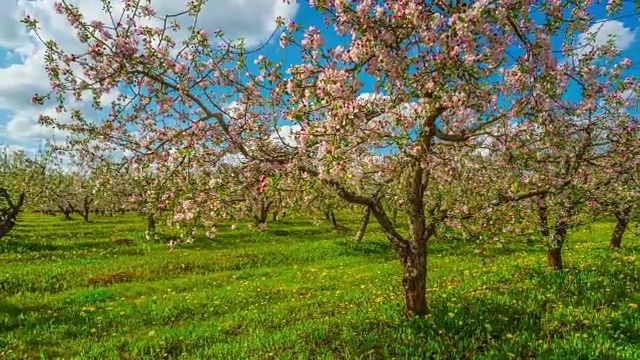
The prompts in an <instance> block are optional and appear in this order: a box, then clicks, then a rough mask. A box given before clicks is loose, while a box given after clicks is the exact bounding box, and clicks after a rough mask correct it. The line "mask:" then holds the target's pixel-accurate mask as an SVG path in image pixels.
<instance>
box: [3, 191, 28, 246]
mask: <svg viewBox="0 0 640 360" xmlns="http://www.w3.org/2000/svg"><path fill="white" fill-rule="evenodd" d="M0 196H2V197H3V198H4V199H5V201H6V203H7V206H8V207H7V208H6V209H1V210H0V239H2V238H3V237H5V236H6V235H7V234H8V233H9V232H10V231H11V230H13V228H14V226H15V225H16V220H17V218H18V215H19V214H20V211H21V210H22V206H23V205H24V201H25V198H26V195H25V193H24V192H21V193H20V194H19V195H18V200H17V201H16V202H15V203H14V202H13V199H12V198H11V195H10V194H9V192H8V191H7V190H6V189H4V188H0Z"/></svg>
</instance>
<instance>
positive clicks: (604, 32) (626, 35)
mask: <svg viewBox="0 0 640 360" xmlns="http://www.w3.org/2000/svg"><path fill="white" fill-rule="evenodd" d="M612 37H613V38H614V41H615V46H616V48H617V49H618V50H620V51H624V50H626V49H628V48H629V47H631V44H633V42H634V41H635V40H636V30H632V29H631V28H628V27H625V26H624V23H622V22H621V21H618V20H609V21H604V22H600V23H596V24H593V25H591V27H590V28H589V30H588V31H587V32H586V33H584V34H582V35H580V37H579V39H578V48H577V50H576V53H577V56H581V55H583V54H586V53H587V52H589V51H591V49H593V47H594V46H600V45H604V44H606V43H607V42H608V41H609V40H610V39H611V38H612Z"/></svg>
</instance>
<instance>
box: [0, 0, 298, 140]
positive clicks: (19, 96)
mask: <svg viewBox="0 0 640 360" xmlns="http://www.w3.org/2000/svg"><path fill="white" fill-rule="evenodd" d="M54 1H55V0H3V1H2V3H3V5H5V7H4V8H3V9H2V11H0V51H2V50H6V51H8V55H7V59H8V60H9V63H6V64H5V65H2V66H0V79H2V81H0V113H1V112H8V113H10V114H11V120H10V121H9V123H8V124H6V125H4V124H0V126H3V127H4V128H5V129H3V130H5V131H3V135H4V133H6V134H7V135H5V136H8V137H9V138H10V139H12V140H17V141H25V140H26V141H30V140H35V139H41V138H43V137H45V138H46V137H49V136H52V135H56V136H59V135H62V134H61V133H60V132H57V131H54V130H51V129H46V128H43V127H42V126H40V125H38V124H37V118H38V114H39V112H41V111H42V109H41V108H40V107H36V106H33V105H31V104H30V100H31V97H32V96H33V94H34V93H37V92H40V93H42V92H46V91H48V90H49V81H48V78H47V75H46V72H45V70H44V58H43V55H44V47H43V45H42V44H41V43H40V41H39V40H38V39H36V38H35V37H34V35H33V34H29V33H27V31H26V28H25V25H24V24H22V23H20V19H21V18H22V17H23V16H24V15H25V14H29V15H30V16H32V17H34V18H36V19H37V20H38V21H39V27H40V34H41V36H42V37H43V38H44V39H53V40H55V41H56V42H57V43H58V44H59V46H60V47H61V48H63V49H64V50H67V51H71V52H82V49H83V46H82V44H80V42H79V41H78V39H77V38H76V36H75V31H74V30H73V29H72V28H71V27H70V26H69V25H68V21H67V19H66V18H65V17H63V16H61V15H58V14H56V13H55V12H54V11H53V3H54ZM7 2H8V3H9V4H6V3H7ZM70 2H71V3H73V4H75V5H77V6H78V7H79V8H80V11H81V12H82V13H83V14H84V15H85V19H86V20H88V21H91V20H102V21H107V23H108V22H110V20H109V18H108V17H107V15H106V14H105V13H104V12H103V11H102V8H103V6H102V1H101V0H70ZM112 4H113V6H114V9H115V11H114V12H115V13H116V15H118V14H119V13H118V9H121V8H122V7H121V4H120V3H119V2H117V1H114V2H112ZM152 5H153V7H154V9H155V10H156V12H157V15H159V16H162V15H166V14H175V13H178V12H182V11H184V10H185V9H186V6H185V1H176V0H153V1H152ZM297 8H298V5H297V4H295V2H294V3H293V4H285V3H283V2H282V0H208V1H207V3H206V4H205V5H204V7H203V8H202V12H201V14H200V17H199V19H198V24H199V26H201V27H203V28H204V29H205V30H207V31H208V32H209V33H213V32H214V31H215V30H216V29H221V30H223V31H224V33H225V34H226V37H227V38H228V39H234V38H238V37H244V38H245V39H246V43H247V44H248V45H252V44H257V43H259V42H260V41H264V40H265V39H266V38H267V36H269V35H270V34H271V33H272V32H273V31H274V30H275V28H276V25H275V21H274V20H275V18H276V17H278V16H280V17H284V18H293V17H294V16H295V13H296V11H297ZM184 20H185V21H184V24H183V25H185V26H184V28H185V30H184V32H183V33H180V34H177V37H185V36H186V31H187V30H186V27H187V25H190V23H191V22H190V21H189V20H188V19H187V18H186V17H185V18H184ZM187 21H189V22H188V23H187ZM0 63H1V62H0ZM114 96H117V94H110V95H107V96H105V97H103V100H104V101H107V100H112V99H113V98H114ZM87 100H90V99H87ZM50 110H51V109H45V111H50Z"/></svg>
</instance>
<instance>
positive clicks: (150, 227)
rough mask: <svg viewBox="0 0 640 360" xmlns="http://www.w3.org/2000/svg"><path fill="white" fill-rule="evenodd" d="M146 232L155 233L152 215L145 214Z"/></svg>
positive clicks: (154, 221)
mask: <svg viewBox="0 0 640 360" xmlns="http://www.w3.org/2000/svg"><path fill="white" fill-rule="evenodd" d="M147 231H150V232H155V231H156V218H155V217H154V216H153V213H148V214H147Z"/></svg>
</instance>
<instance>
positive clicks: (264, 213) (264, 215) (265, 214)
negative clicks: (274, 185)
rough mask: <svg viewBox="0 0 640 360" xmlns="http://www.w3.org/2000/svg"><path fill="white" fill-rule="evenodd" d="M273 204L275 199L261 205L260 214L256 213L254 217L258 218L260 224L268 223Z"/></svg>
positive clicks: (257, 221)
mask: <svg viewBox="0 0 640 360" xmlns="http://www.w3.org/2000/svg"><path fill="white" fill-rule="evenodd" d="M272 204H273V201H269V202H268V203H266V204H265V203H264V202H263V203H262V205H261V206H260V214H258V215H254V217H253V218H254V219H255V220H256V223H258V224H266V223H267V219H268V218H269V209H270V208H271V205H272Z"/></svg>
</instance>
